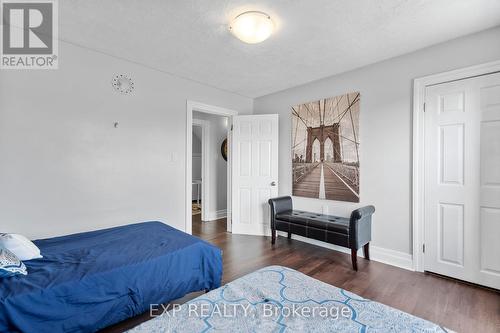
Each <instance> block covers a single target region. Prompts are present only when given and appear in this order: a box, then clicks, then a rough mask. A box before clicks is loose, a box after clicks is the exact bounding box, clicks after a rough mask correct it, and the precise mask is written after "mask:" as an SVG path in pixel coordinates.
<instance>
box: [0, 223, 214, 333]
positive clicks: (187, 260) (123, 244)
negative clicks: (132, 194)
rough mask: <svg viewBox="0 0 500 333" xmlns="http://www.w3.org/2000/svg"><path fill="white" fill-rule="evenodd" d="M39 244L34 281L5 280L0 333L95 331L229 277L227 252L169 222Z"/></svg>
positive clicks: (0, 287)
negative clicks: (224, 257) (225, 269)
mask: <svg viewBox="0 0 500 333" xmlns="http://www.w3.org/2000/svg"><path fill="white" fill-rule="evenodd" d="M35 244H36V245H37V246H38V247H39V248H40V250H41V253H42V255H43V256H44V258H43V259H36V260H30V261H26V262H25V264H26V266H27V268H28V275H27V276H14V277H10V278H4V279H1V280H0V332H5V331H7V332H10V331H23V332H38V333H42V332H50V333H55V332H94V331H96V330H98V329H101V328H104V327H106V326H109V325H112V324H114V323H117V322H120V321H122V320H124V319H126V318H129V317H132V316H135V315H138V314H141V313H144V312H146V311H148V310H149V307H150V304H161V303H166V302H169V301H171V300H174V299H176V298H179V297H182V296H184V295H186V294H187V293H190V292H193V291H200V290H207V289H208V290H209V289H215V288H218V287H219V286H220V282H221V278H222V255H221V250H220V249H218V248H217V247H215V246H213V245H210V244H208V243H206V242H204V241H202V240H200V239H198V238H196V237H193V236H191V235H188V234H186V233H184V232H181V231H178V230H176V229H174V228H172V227H170V226H168V225H166V224H163V223H161V222H146V223H139V224H132V225H127V226H123V227H116V228H111V229H105V230H98V231H93V232H86V233H80V234H75V235H69V236H64V237H56V238H50V239H42V240H38V241H35Z"/></svg>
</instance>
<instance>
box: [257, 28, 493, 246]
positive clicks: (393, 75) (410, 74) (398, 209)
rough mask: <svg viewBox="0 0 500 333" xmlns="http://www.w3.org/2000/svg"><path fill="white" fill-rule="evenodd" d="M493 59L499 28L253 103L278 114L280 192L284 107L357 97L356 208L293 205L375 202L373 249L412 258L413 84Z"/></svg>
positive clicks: (286, 184)
mask: <svg viewBox="0 0 500 333" xmlns="http://www.w3.org/2000/svg"><path fill="white" fill-rule="evenodd" d="M348 52H355V50H349V51H348ZM499 59H500V27H498V28H495V29H491V30H488V31H484V32H481V33H478V34H475V35H471V36H466V37H463V38H460V39H456V40H453V41H450V42H447V43H443V44H440V45H437V46H433V47H430V48H426V49H423V50H420V51H417V52H414V53H411V54H407V55H404V56H400V57H397V58H393V59H390V60H387V61H383V62H380V63H377V64H374V65H370V66H367V67H364V68H361V69H357V70H354V71H350V72H347V73H344V74H340V75H336V76H332V77H329V78H326V79H322V80H319V81H315V82H312V83H309V84H306V85H302V86H298V87H295V88H292V89H288V90H285V91H282V92H278V93H275V94H271V95H268V96H264V97H261V98H257V99H256V100H255V101H254V113H278V114H279V115H280V164H279V170H280V171H279V179H280V186H279V190H280V194H282V195H289V194H291V192H292V175H291V157H290V156H291V148H290V142H291V113H290V106H292V105H295V104H299V103H302V102H309V101H314V100H317V99H320V98H325V97H332V96H336V95H340V94H344V93H346V92H351V91H360V92H361V111H360V142H361V147H360V148H361V150H360V155H361V156H360V158H361V162H360V163H361V176H360V177H361V193H360V196H361V202H360V204H352V203H346V202H333V201H323V200H315V199H306V198H294V203H295V204H296V207H297V208H299V209H304V210H311V211H317V212H321V211H322V210H323V206H325V207H326V208H327V210H328V211H329V213H331V214H342V215H346V216H348V215H349V212H350V211H351V210H352V209H353V208H354V207H357V206H361V205H366V204H373V205H375V207H376V210H377V211H376V215H375V217H374V224H373V244H374V245H375V246H378V247H382V248H386V249H391V250H395V251H399V252H403V253H411V244H412V242H411V154H412V151H411V135H412V134H411V126H412V123H411V107H412V93H413V90H412V89H413V87H412V80H413V79H414V78H417V77H421V76H425V75H429V74H433V73H438V72H443V71H448V70H452V69H456V68H461V67H467V66H472V65H477V64H480V63H485V62H489V61H494V60H499Z"/></svg>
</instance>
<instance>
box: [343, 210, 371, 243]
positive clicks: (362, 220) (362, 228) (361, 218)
mask: <svg viewBox="0 0 500 333" xmlns="http://www.w3.org/2000/svg"><path fill="white" fill-rule="evenodd" d="M373 213H375V207H373V206H365V207H361V208H358V209H356V210H353V212H352V213H351V218H350V220H349V235H350V240H349V242H350V245H351V248H355V249H359V248H360V247H361V246H363V245H365V244H366V243H368V242H370V241H371V234H372V231H371V230H372V215H373Z"/></svg>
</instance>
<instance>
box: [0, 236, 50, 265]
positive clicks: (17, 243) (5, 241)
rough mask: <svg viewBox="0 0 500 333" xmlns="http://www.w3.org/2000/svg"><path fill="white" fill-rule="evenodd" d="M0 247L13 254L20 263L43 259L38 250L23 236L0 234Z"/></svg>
mask: <svg viewBox="0 0 500 333" xmlns="http://www.w3.org/2000/svg"><path fill="white" fill-rule="evenodd" d="M0 247H4V248H6V249H7V250H9V251H10V252H12V253H14V254H15V255H16V257H18V258H19V260H21V261H24V260H31V259H38V258H43V257H42V255H41V254H40V249H39V248H38V247H37V246H36V245H35V244H33V242H32V241H30V240H29V239H28V238H26V237H24V236H23V235H19V234H0Z"/></svg>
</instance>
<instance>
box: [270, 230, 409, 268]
mask: <svg viewBox="0 0 500 333" xmlns="http://www.w3.org/2000/svg"><path fill="white" fill-rule="evenodd" d="M277 234H278V235H279V236H283V237H287V233H286V232H282V231H278V233H277ZM292 239H296V240H299V241H301V242H304V243H309V244H313V245H317V246H321V247H325V248H328V249H331V250H335V251H339V252H343V253H347V254H351V250H350V249H348V248H345V247H342V246H337V245H333V244H329V243H325V242H321V241H318V240H315V239H310V238H306V237H302V236H297V235H292ZM358 256H360V257H364V256H363V251H362V250H360V251H358ZM370 260H374V261H378V262H381V263H384V264H387V265H392V266H396V267H399V268H404V269H407V270H410V271H414V269H413V258H412V255H411V254H408V253H404V252H400V251H395V250H391V249H386V248H383V247H379V246H373V245H370Z"/></svg>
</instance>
